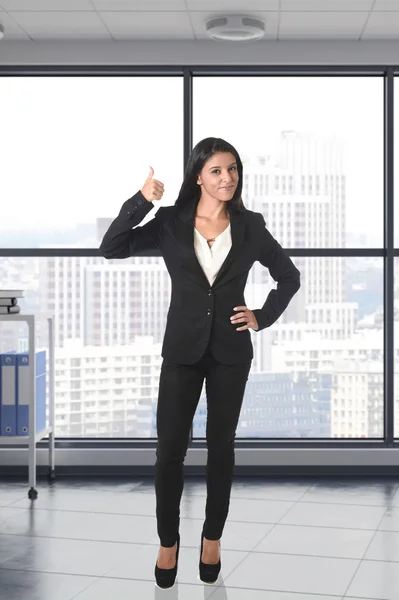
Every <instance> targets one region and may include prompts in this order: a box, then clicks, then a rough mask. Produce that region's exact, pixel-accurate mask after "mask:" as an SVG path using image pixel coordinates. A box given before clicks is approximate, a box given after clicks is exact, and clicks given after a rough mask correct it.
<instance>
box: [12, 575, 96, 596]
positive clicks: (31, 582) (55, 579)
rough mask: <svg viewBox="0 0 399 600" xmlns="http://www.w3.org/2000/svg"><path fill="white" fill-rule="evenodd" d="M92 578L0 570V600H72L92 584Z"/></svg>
mask: <svg viewBox="0 0 399 600" xmlns="http://www.w3.org/2000/svg"><path fill="white" fill-rule="evenodd" d="M94 581H95V579H94V578H93V577H83V576H75V575H61V574H59V573H57V574H54V573H35V572H31V571H11V570H9V571H7V570H3V571H1V570H0V598H4V600H72V598H74V597H75V596H76V594H78V593H79V592H80V591H82V590H84V589H85V588H86V587H87V586H88V585H90V584H91V583H93V582H94Z"/></svg>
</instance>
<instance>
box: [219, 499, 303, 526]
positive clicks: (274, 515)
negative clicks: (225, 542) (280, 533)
mask: <svg viewBox="0 0 399 600" xmlns="http://www.w3.org/2000/svg"><path fill="white" fill-rule="evenodd" d="M293 506H294V502H287V501H285V500H280V501H278V500H247V499H244V498H232V499H231V500H230V507H229V519H231V520H232V521H245V522H248V523H251V522H252V523H277V522H278V521H279V520H280V519H281V518H282V517H284V515H285V514H286V513H287V512H288V511H289V510H290V509H292V507H293Z"/></svg>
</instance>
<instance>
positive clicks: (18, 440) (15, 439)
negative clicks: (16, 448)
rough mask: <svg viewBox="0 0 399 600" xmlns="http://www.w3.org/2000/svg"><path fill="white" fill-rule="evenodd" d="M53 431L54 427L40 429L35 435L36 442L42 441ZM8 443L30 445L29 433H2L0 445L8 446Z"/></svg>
mask: <svg viewBox="0 0 399 600" xmlns="http://www.w3.org/2000/svg"><path fill="white" fill-rule="evenodd" d="M52 431H53V428H52V427H47V428H46V429H42V431H38V432H37V433H36V436H35V443H36V442H40V440H42V439H43V438H45V437H47V436H48V435H49V434H50V433H52ZM7 444H9V445H14V444H26V445H27V446H29V435H0V446H2V445H4V446H6V445H7Z"/></svg>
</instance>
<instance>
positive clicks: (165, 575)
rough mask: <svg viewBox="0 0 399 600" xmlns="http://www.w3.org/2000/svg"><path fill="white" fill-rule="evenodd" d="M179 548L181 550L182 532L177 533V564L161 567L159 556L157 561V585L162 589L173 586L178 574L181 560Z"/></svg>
mask: <svg viewBox="0 0 399 600" xmlns="http://www.w3.org/2000/svg"><path fill="white" fill-rule="evenodd" d="M179 550H180V533H178V534H177V550H176V564H175V566H174V567H172V569H160V568H159V567H158V564H157V563H158V558H157V562H156V563H155V579H156V582H157V585H158V586H159V587H160V588H162V589H167V588H171V587H173V585H174V583H175V579H176V575H177V564H178V561H179Z"/></svg>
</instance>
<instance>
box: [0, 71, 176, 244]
mask: <svg viewBox="0 0 399 600" xmlns="http://www.w3.org/2000/svg"><path fill="white" fill-rule="evenodd" d="M160 94H161V95H160ZM0 114H1V115H2V116H3V118H2V132H1V141H2V143H1V145H0V164H1V201H2V206H6V210H3V211H2V218H1V221H0V247H3V248H15V247H23V248H27V247H31V248H39V247H48V246H53V247H54V246H62V247H68V246H74V247H79V248H82V247H88V248H91V247H96V246H97V242H98V240H97V237H96V233H97V227H98V225H99V223H100V221H101V218H108V217H116V215H117V214H118V212H119V210H120V207H121V205H122V203H123V201H124V200H127V199H128V198H130V197H131V196H132V195H133V194H134V193H135V192H136V191H137V190H138V189H140V188H141V186H142V185H143V182H144V180H145V178H146V177H147V175H148V172H149V165H151V166H153V168H154V171H155V173H154V177H155V178H156V179H160V180H161V181H163V182H164V184H165V194H164V197H163V199H162V201H161V202H160V203H159V204H158V205H159V206H163V205H168V204H173V203H174V201H175V199H176V197H177V193H178V190H179V187H180V184H181V177H182V173H183V80H182V78H181V77H180V78H178V77H1V78H0ZM165 114H167V115H168V117H167V118H165ZM4 115H7V118H5V117H4ZM152 217H153V215H151V217H150V218H152ZM147 220H148V219H147ZM145 222H146V220H144V221H143V222H142V224H145Z"/></svg>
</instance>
